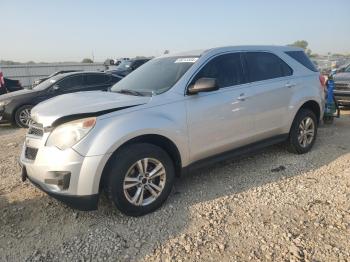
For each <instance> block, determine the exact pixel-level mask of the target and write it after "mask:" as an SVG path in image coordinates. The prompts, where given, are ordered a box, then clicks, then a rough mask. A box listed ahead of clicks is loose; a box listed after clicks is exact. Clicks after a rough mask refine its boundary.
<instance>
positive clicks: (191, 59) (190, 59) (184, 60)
mask: <svg viewBox="0 0 350 262" xmlns="http://www.w3.org/2000/svg"><path fill="white" fill-rule="evenodd" d="M197 60H198V57H182V58H178V59H176V60H175V63H194V62H196V61H197Z"/></svg>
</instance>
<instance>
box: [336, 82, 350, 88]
mask: <svg viewBox="0 0 350 262" xmlns="http://www.w3.org/2000/svg"><path fill="white" fill-rule="evenodd" d="M335 89H336V90H350V82H349V83H335Z"/></svg>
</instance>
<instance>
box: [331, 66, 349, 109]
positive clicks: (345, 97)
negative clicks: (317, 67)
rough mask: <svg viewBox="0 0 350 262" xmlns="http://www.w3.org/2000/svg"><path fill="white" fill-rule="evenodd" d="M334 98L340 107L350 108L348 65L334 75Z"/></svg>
mask: <svg viewBox="0 0 350 262" xmlns="http://www.w3.org/2000/svg"><path fill="white" fill-rule="evenodd" d="M334 83H335V87H334V97H335V99H336V100H337V102H338V104H339V105H341V106H350V65H348V66H347V67H345V68H344V69H342V70H341V72H340V73H336V74H335V75H334Z"/></svg>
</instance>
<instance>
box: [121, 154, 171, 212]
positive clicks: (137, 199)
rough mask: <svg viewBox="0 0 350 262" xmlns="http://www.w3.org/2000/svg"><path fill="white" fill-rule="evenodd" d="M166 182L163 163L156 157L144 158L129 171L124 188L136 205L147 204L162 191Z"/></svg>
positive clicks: (129, 199)
mask: <svg viewBox="0 0 350 262" xmlns="http://www.w3.org/2000/svg"><path fill="white" fill-rule="evenodd" d="M165 182H166V171H165V168H164V166H163V164H162V163H161V162H160V161H159V160H157V159H154V158H143V159H141V160H138V161H137V162H135V163H134V164H133V165H132V166H131V167H130V168H129V170H128V171H127V173H126V175H125V178H124V182H123V190H124V195H125V197H126V199H127V200H128V201H129V202H130V203H131V204H133V205H135V206H146V205H149V204H150V203H152V202H154V201H155V200H156V199H157V198H158V197H159V195H160V194H161V193H162V191H163V189H164V186H165Z"/></svg>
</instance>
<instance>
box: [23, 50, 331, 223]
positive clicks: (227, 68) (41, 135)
mask: <svg viewBox="0 0 350 262" xmlns="http://www.w3.org/2000/svg"><path fill="white" fill-rule="evenodd" d="M323 107H324V88H323V86H322V85H321V83H320V80H319V73H318V72H317V70H315V68H314V67H313V64H312V63H311V62H310V60H309V59H308V58H307V57H306V55H305V54H304V52H303V51H302V50H301V49H298V48H293V47H278V46H238V47H223V48H214V49H210V50H205V51H195V52H188V53H182V54H177V55H165V56H162V57H159V58H155V59H153V60H151V61H150V62H148V63H146V64H145V65H143V66H141V67H140V68H138V69H137V70H135V71H134V72H133V73H131V74H130V75H128V76H127V77H125V78H124V79H123V80H121V81H120V82H118V83H117V84H115V85H114V86H113V87H112V89H111V92H108V93H106V92H98V91H96V92H81V93H72V94H66V95H62V96H59V97H56V98H53V99H50V100H48V101H45V102H42V103H41V104H39V105H37V106H36V107H34V108H33V109H32V113H31V114H32V115H31V117H32V120H33V122H32V124H31V126H30V128H29V130H28V134H27V135H26V139H25V143H24V147H23V151H22V154H21V164H22V167H23V168H22V169H23V171H22V178H23V180H25V179H26V178H28V179H29V180H30V181H31V182H32V183H33V184H35V185H36V186H38V187H39V188H41V189H42V190H43V191H45V192H47V193H48V194H49V195H51V196H53V197H55V198H57V199H59V200H61V201H63V202H66V203H67V204H69V205H70V206H72V207H74V208H77V209H81V210H93V209H96V208H97V204H98V198H99V194H100V192H101V191H105V192H106V193H107V195H108V196H109V198H110V200H111V201H112V202H113V203H114V204H115V205H116V207H117V208H118V209H119V210H120V211H122V212H123V213H125V214H127V215H131V216H139V215H144V214H146V213H149V212H151V211H154V210H155V209H157V208H158V207H160V206H161V205H162V203H163V202H164V201H165V200H166V199H167V197H168V195H169V193H170V191H171V189H172V186H173V183H174V178H175V177H176V176H180V175H181V174H184V173H188V172H189V171H190V170H192V169H193V168H195V167H199V166H203V165H205V164H210V163H212V162H213V161H217V160H224V159H226V158H231V157H234V156H237V155H241V154H243V153H247V152H249V151H252V150H255V149H257V148H260V147H265V146H268V145H272V144H275V143H280V142H286V143H287V144H288V148H289V150H290V151H292V152H294V153H297V154H303V153H306V152H308V151H309V150H310V149H311V147H312V146H313V144H314V142H315V139H316V134H317V126H318V123H319V120H320V119H321V118H322V114H323Z"/></svg>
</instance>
